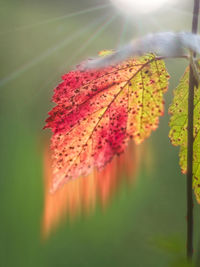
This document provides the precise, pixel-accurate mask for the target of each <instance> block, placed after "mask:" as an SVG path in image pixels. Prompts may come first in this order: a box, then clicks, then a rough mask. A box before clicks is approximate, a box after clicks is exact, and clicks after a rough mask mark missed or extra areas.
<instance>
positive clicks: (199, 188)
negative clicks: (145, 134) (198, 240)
mask: <svg viewBox="0 0 200 267" xmlns="http://www.w3.org/2000/svg"><path fill="white" fill-rule="evenodd" d="M188 87H189V67H187V69H186V71H185V73H184V75H183V77H182V78H181V80H180V83H179V85H178V86H177V88H176V89H175V91H174V99H173V102H172V105H171V106H170V108H169V113H170V114H171V118H170V123H169V125H170V132H169V138H170V140H171V143H172V144H173V145H175V146H180V152H179V157H180V166H181V170H182V172H183V173H186V172H187V124H188ZM193 135H194V144H193V149H194V151H193V188H194V193H195V195H196V199H197V201H198V202H199V203H200V149H199V148H200V86H199V87H198V88H196V87H195V90H194V130H193Z"/></svg>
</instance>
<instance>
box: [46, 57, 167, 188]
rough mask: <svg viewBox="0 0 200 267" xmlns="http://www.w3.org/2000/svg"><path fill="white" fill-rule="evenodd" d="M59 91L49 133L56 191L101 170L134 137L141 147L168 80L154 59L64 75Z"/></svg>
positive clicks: (153, 123) (160, 111)
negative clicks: (94, 171) (67, 183)
mask: <svg viewBox="0 0 200 267" xmlns="http://www.w3.org/2000/svg"><path fill="white" fill-rule="evenodd" d="M62 78H63V81H62V82H61V83H60V84H59V85H58V86H57V87H56V88H55V91H54V96H53V101H54V102H55V103H56V104H57V106H55V107H54V108H53V109H52V110H51V111H50V112H49V115H50V116H49V118H48V119H47V120H46V122H47V123H46V126H45V128H51V129H52V131H53V137H52V139H51V148H52V150H53V169H54V179H53V188H52V190H53V191H55V190H56V189H57V188H58V187H59V186H60V185H62V184H63V183H65V182H66V181H67V180H69V179H72V178H76V177H79V176H81V175H84V176H85V175H88V174H89V173H90V172H91V171H92V169H93V168H94V167H96V168H97V169H102V168H103V167H104V166H105V165H106V164H107V163H108V162H110V161H111V159H112V158H113V156H114V155H116V154H117V155H119V154H120V153H122V152H123V151H124V149H125V147H126V146H127V142H128V140H129V139H130V138H133V139H134V141H135V142H136V143H141V142H142V141H143V140H144V139H145V138H147V137H149V135H150V134H151V131H152V130H155V129H156V128H157V126H158V118H159V116H161V115H163V111H164V108H163V104H164V101H163V93H164V92H166V90H167V86H168V78H169V75H168V73H167V71H166V69H165V64H164V62H163V61H162V60H161V59H160V58H156V57H155V56H154V55H147V56H144V57H141V58H138V59H130V60H128V61H125V62H123V63H121V64H120V65H115V66H110V67H107V68H104V69H101V70H87V71H82V70H81V66H79V67H78V68H77V69H76V70H75V71H71V72H69V73H68V74H65V75H64V76H63V77H62Z"/></svg>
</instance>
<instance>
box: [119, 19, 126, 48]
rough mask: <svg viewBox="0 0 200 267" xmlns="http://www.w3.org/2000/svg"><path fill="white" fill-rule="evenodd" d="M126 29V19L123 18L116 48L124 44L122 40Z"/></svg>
mask: <svg viewBox="0 0 200 267" xmlns="http://www.w3.org/2000/svg"><path fill="white" fill-rule="evenodd" d="M127 28H128V18H125V20H124V23H123V26H122V29H121V31H120V34H119V41H118V44H117V48H120V47H121V45H123V44H124V39H125V36H126V32H127Z"/></svg>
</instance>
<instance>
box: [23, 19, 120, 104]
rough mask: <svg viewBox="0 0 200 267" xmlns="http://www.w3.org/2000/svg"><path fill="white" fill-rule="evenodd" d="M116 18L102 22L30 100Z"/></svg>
mask: <svg viewBox="0 0 200 267" xmlns="http://www.w3.org/2000/svg"><path fill="white" fill-rule="evenodd" d="M116 18H117V15H116V14H115V15H113V16H112V17H111V18H109V19H108V20H106V21H104V22H103V24H101V25H100V26H99V28H98V29H97V30H95V32H94V33H93V34H92V35H91V36H90V37H89V39H88V40H86V41H85V42H84V43H83V45H82V46H81V47H80V48H79V49H78V50H77V51H76V53H74V54H73V55H72V56H71V57H70V58H67V64H66V62H65V63H64V64H62V66H61V67H60V68H59V71H58V72H57V73H56V74H54V75H53V77H52V75H51V76H50V77H51V79H50V80H48V81H47V83H45V85H44V86H42V88H40V91H39V92H38V93H37V94H35V95H34V96H32V97H31V100H33V98H35V97H37V96H38V95H39V93H41V91H43V90H44V89H46V88H47V87H48V86H49V85H50V84H51V83H52V82H53V80H54V79H55V77H56V76H57V75H58V74H59V73H60V72H61V71H62V70H63V69H64V67H66V66H69V65H70V64H71V63H72V62H73V61H74V59H75V58H77V57H78V56H79V55H80V54H81V53H82V52H83V51H84V50H85V49H86V48H87V47H88V46H89V45H90V44H91V43H92V42H93V41H94V40H95V39H96V38H97V37H98V36H100V34H101V33H102V32H103V31H104V30H105V29H106V28H107V27H108V26H109V25H110V24H111V23H112V22H113V21H114V20H115V19H116ZM92 26H93V27H94V26H96V24H92ZM27 104H28V102H26V103H25V105H27Z"/></svg>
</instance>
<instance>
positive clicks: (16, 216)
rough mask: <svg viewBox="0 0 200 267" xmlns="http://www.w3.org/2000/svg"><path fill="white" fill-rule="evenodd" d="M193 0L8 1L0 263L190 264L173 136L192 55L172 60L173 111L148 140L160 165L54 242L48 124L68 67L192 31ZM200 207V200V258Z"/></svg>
mask: <svg viewBox="0 0 200 267" xmlns="http://www.w3.org/2000/svg"><path fill="white" fill-rule="evenodd" d="M192 2H193V1H189V0H187V1H179V2H177V5H176V6H175V7H170V6H167V5H165V6H164V7H163V8H162V9H160V10H159V11H157V12H154V13H151V14H146V15H142V14H133V15H132V16H130V17H127V16H124V15H123V14H121V13H120V11H119V10H116V9H115V7H113V6H112V5H111V4H110V2H109V1H108V0H104V1H101V0H99V1H98V0H82V1H78V0H74V1H72V0H65V1H64V0H58V1H53V0H43V1H39V0H35V1H31V0H13V1H11V0H0V25H1V29H0V40H1V41H0V57H1V61H0V62H1V65H0V79H1V81H0V125H1V132H0V135H1V138H0V157H1V161H0V162H1V178H0V266H2V267H12V266H16V267H23V266H26V267H32V266H33V267H36V266H37V267H54V266H58V267H59V266H70V267H76V266H77V267H79V266H81V267H84V266H87V267H93V266H95V267H97V266H115V267H118V266H119V267H122V266H127V267H129V266H135V267H140V266H141V267H143V266H161V267H164V266H189V265H187V264H186V263H185V261H184V258H185V247H186V244H185V236H186V233H185V231H186V207H185V206H186V199H185V191H186V188H185V186H186V183H185V177H184V176H183V175H181V173H180V169H179V166H178V148H175V147H172V146H171V145H170V142H169V139H168V131H169V127H168V117H169V116H168V114H167V108H168V106H169V103H170V102H171V99H172V96H173V93H172V90H173V88H174V87H175V86H176V85H177V84H178V80H179V78H180V76H181V75H182V73H183V71H184V68H185V66H186V62H185V61H184V60H174V61H172V60H168V61H167V66H168V70H169V73H170V75H171V80H170V82H171V83H170V88H169V91H168V93H167V94H166V96H165V99H166V114H165V116H164V117H162V118H161V120H160V127H159V129H158V130H157V131H156V132H154V133H153V134H152V135H151V137H150V139H149V140H147V141H146V142H145V143H146V144H147V145H148V146H150V147H151V150H152V151H151V156H152V162H153V163H152V164H153V165H152V167H151V170H148V169H146V168H145V166H144V165H143V164H142V165H141V168H140V172H139V175H138V177H137V183H136V184H135V185H134V186H127V185H122V186H121V188H120V190H118V192H117V193H116V194H115V195H114V196H113V198H112V201H111V202H110V203H109V205H108V207H107V208H106V210H104V211H103V212H102V210H101V208H100V207H97V208H96V210H95V212H93V213H92V214H91V215H89V216H80V217H78V218H77V219H76V220H75V221H74V222H73V223H69V222H67V221H63V222H62V223H61V224H60V227H58V229H57V230H56V231H54V233H53V234H51V235H50V237H49V238H48V239H47V240H46V241H45V242H44V241H42V238H41V218H42V211H43V205H44V203H43V197H44V196H43V177H42V171H43V167H42V145H41V144H42V140H43V139H45V138H46V139H47V138H49V137H50V133H49V132H48V131H43V130H42V127H43V126H44V120H45V118H46V117H47V112H48V111H49V110H50V109H51V107H52V105H53V104H52V103H51V102H50V99H51V96H52V93H53V88H54V87H55V86H56V85H57V83H58V82H59V81H60V80H61V79H60V76H61V75H62V74H63V73H66V72H67V71H69V70H70V69H71V68H73V67H74V65H75V64H77V63H79V62H80V61H81V60H83V59H85V58H88V57H91V56H95V55H96V53H97V52H98V51H99V50H102V49H110V48H118V47H120V46H121V45H123V44H125V43H126V42H128V41H129V40H131V39H132V38H135V37H138V36H141V35H144V34H146V33H148V32H157V31H166V30H173V31H180V30H184V31H190V28H191V18H192V16H191V13H192V8H193V3H192ZM144 145H145V144H144ZM133 160H134V159H133ZM144 161H145V159H144ZM199 212H200V209H199V207H198V205H195V251H194V254H195V255H194V258H195V262H196V266H199V265H198V263H197V261H198V260H197V259H198V257H199V255H198V250H200V246H199V245H198V242H199V237H200V231H199V222H200V218H199Z"/></svg>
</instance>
